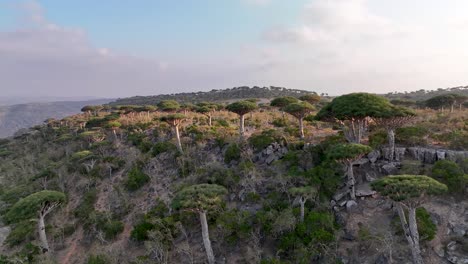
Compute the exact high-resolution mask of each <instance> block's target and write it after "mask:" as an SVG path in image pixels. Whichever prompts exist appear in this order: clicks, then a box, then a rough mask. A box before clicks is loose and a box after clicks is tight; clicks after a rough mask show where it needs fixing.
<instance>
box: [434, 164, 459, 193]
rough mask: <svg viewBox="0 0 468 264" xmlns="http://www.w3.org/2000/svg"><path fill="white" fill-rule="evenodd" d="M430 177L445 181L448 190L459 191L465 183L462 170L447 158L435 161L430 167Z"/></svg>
mask: <svg viewBox="0 0 468 264" xmlns="http://www.w3.org/2000/svg"><path fill="white" fill-rule="evenodd" d="M431 177H433V178H434V179H436V180H438V181H440V182H442V183H445V184H446V185H447V187H448V188H449V191H450V192H456V193H461V192H463V191H464V190H465V186H466V185H467V182H466V180H465V175H464V172H463V170H462V169H461V168H460V167H459V166H458V165H457V163H455V162H453V161H449V160H439V161H437V162H436V163H435V164H434V166H433V167H432V173H431Z"/></svg>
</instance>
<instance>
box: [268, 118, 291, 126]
mask: <svg viewBox="0 0 468 264" xmlns="http://www.w3.org/2000/svg"><path fill="white" fill-rule="evenodd" d="M271 124H272V125H273V126H275V127H286V126H288V122H287V120H286V119H285V118H275V119H273V122H271Z"/></svg>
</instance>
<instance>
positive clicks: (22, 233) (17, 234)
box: [5, 220, 36, 247]
mask: <svg viewBox="0 0 468 264" xmlns="http://www.w3.org/2000/svg"><path fill="white" fill-rule="evenodd" d="M34 231H36V226H35V225H33V224H31V221H28V220H26V221H22V222H19V223H17V224H16V225H14V227H13V229H12V230H11V232H10V233H9V234H8V236H7V238H6V239H5V243H6V244H7V245H8V246H10V247H12V246H16V245H19V244H21V243H23V242H24V241H29V240H32V239H34Z"/></svg>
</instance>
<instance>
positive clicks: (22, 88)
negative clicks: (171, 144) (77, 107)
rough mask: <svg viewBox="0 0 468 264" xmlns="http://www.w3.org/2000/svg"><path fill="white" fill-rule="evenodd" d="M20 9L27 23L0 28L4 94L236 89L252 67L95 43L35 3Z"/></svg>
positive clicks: (116, 94) (0, 76)
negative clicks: (171, 59)
mask: <svg viewBox="0 0 468 264" xmlns="http://www.w3.org/2000/svg"><path fill="white" fill-rule="evenodd" d="M20 8H21V10H22V11H23V13H24V15H23V17H22V22H23V24H22V26H21V27H20V28H18V29H15V30H10V31H3V32H2V31H0V58H1V60H0V79H1V80H2V85H1V86H0V90H1V93H2V95H3V96H8V95H29V96H31V95H34V94H35V95H49V96H52V95H57V96H63V95H66V96H82V95H95V96H106V97H120V96H132V95H137V94H160V93H174V92H183V91H193V90H209V89H213V88H220V87H223V88H225V87H229V86H231V87H232V86H235V85H237V84H238V79H237V77H239V76H244V77H245V76H247V75H248V70H246V69H244V68H242V67H238V66H236V65H231V64H228V63H225V62H224V61H222V60H220V59H217V60H214V61H213V62H210V63H211V65H209V66H208V67H205V65H202V63H203V62H198V61H185V60H183V59H182V60H180V58H174V60H175V61H177V62H178V63H177V64H175V63H171V62H168V61H163V60H157V59H153V58H149V57H139V56H132V55H128V54H123V53H118V52H114V51H112V50H111V49H109V48H105V47H101V48H99V47H95V46H94V45H93V44H92V42H91V41H90V39H89V38H88V36H87V34H86V32H85V31H84V30H82V29H79V28H68V27H63V26H60V25H57V24H54V23H52V22H50V21H49V20H48V19H47V18H46V17H45V12H44V10H43V9H42V8H41V6H40V5H39V4H38V3H37V2H36V1H28V2H26V3H24V4H22V5H21V6H20ZM178 60H180V61H178ZM210 60H211V58H207V59H206V61H205V62H204V63H205V64H207V61H210ZM234 76H235V77H234ZM245 78H247V77H245Z"/></svg>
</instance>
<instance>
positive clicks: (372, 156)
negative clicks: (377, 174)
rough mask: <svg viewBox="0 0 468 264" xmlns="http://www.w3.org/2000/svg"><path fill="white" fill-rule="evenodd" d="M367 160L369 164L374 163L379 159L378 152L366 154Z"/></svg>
mask: <svg viewBox="0 0 468 264" xmlns="http://www.w3.org/2000/svg"><path fill="white" fill-rule="evenodd" d="M367 158H368V159H369V161H370V162H371V163H375V162H376V161H377V160H378V159H379V158H380V151H378V150H373V151H372V152H371V153H369V154H367Z"/></svg>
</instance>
